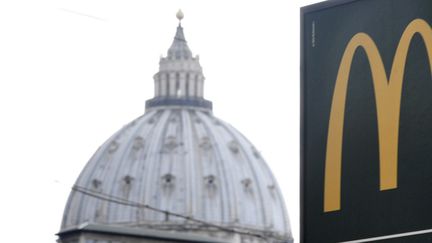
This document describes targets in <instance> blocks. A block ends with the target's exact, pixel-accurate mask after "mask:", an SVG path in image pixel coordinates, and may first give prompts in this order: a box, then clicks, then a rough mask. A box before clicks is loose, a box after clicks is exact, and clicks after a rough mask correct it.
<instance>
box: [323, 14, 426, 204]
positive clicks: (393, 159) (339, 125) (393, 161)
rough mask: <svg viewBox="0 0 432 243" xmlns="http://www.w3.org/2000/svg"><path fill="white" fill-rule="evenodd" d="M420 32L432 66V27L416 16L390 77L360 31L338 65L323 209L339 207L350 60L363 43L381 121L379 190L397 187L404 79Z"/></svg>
mask: <svg viewBox="0 0 432 243" xmlns="http://www.w3.org/2000/svg"><path fill="white" fill-rule="evenodd" d="M417 33H418V34H420V35H421V36H422V37H423V41H424V43H425V45H426V49H427V54H428V57H429V65H430V66H431V69H432V29H431V26H430V25H429V24H428V23H427V22H426V21H424V20H422V19H415V20H413V21H412V22H411V23H410V24H409V25H408V26H407V27H406V29H405V31H404V32H403V34H402V37H401V39H400V42H399V44H398V47H397V49H396V53H395V56H394V59H393V66H392V69H391V72H390V77H389V78H387V74H386V71H385V69H384V64H383V61H382V58H381V55H380V53H379V50H378V48H377V46H376V44H375V42H374V41H373V40H372V38H371V37H370V36H369V35H367V34H365V33H358V34H356V35H355V36H354V37H352V39H351V40H350V42H349V43H348V45H347V47H346V49H345V52H344V54H343V56H342V61H341V63H340V66H339V70H338V74H337V78H336V84H335V89H334V93H333V101H332V104H331V111H330V120H329V128H328V136H327V151H326V161H325V178H324V212H331V211H337V210H340V208H341V206H340V204H341V166H342V139H343V125H344V116H345V102H346V93H347V85H348V79H349V74H350V69H351V63H352V60H353V58H354V54H355V52H356V50H357V48H359V47H362V48H363V49H364V50H365V52H366V55H367V57H368V59H369V65H370V68H371V71H372V79H373V87H374V91H375V103H376V109H377V122H378V140H379V141H378V142H379V163H380V190H381V191H384V190H389V189H395V188H397V168H398V161H397V160H398V137H399V114H400V104H401V95H402V83H403V76H404V72H405V64H406V59H407V55H408V49H409V47H410V43H411V40H412V38H413V37H414V35H415V34H417Z"/></svg>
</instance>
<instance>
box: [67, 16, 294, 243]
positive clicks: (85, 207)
mask: <svg viewBox="0 0 432 243" xmlns="http://www.w3.org/2000/svg"><path fill="white" fill-rule="evenodd" d="M180 16H181V17H183V15H182V14H180ZM177 17H179V14H178V15H177ZM179 19H181V18H179ZM154 84H155V97H154V98H152V99H150V100H148V101H147V102H146V112H145V113H144V115H142V116H140V117H138V118H137V119H135V120H133V121H132V122H130V123H129V124H127V125H125V126H124V127H123V128H122V129H120V130H119V131H117V132H116V133H114V135H112V136H111V137H110V138H109V139H108V140H107V141H106V142H105V143H104V144H102V145H101V146H100V147H99V149H98V150H97V151H96V153H95V154H94V155H93V157H92V158H91V159H90V161H89V162H88V163H87V165H86V166H85V168H84V169H83V171H82V172H81V174H80V176H79V177H78V179H77V181H76V183H75V185H74V187H73V190H72V192H71V194H70V196H69V199H68V202H67V205H66V208H65V211H64V216H63V222H62V226H61V232H60V233H59V235H60V236H61V235H62V234H65V233H67V232H71V231H73V230H74V229H77V228H79V227H83V225H89V224H93V225H106V226H115V227H122V228H128V229H135V230H136V229H138V230H139V229H151V230H156V231H158V232H159V231H163V232H182V233H187V234H188V233H190V234H195V235H200V236H209V237H213V238H215V239H219V240H221V241H220V242H291V241H292V238H291V232H290V225H289V220H288V217H287V213H286V209H285V205H284V201H283V198H282V195H281V192H280V188H279V187H278V184H277V182H276V180H275V178H274V177H273V175H272V173H271V171H270V169H269V167H268V166H267V164H266V162H265V161H264V159H263V158H262V156H261V154H260V153H259V152H258V150H257V149H256V148H255V147H254V146H253V145H252V143H251V142H249V141H248V139H247V138H246V137H245V136H244V135H242V134H241V133H240V132H239V131H237V130H236V129H235V128H233V127H232V126H231V125H229V124H228V123H226V122H224V121H222V120H220V119H218V118H216V117H215V116H214V115H213V113H212V103H211V102H210V101H208V100H205V99H204V97H203V90H204V76H203V73H202V68H201V66H200V63H199V58H198V57H197V56H193V55H192V52H191V51H190V49H189V47H188V45H187V42H186V39H185V37H184V33H183V28H182V26H181V25H180V24H179V26H178V27H177V31H176V34H175V38H174V41H173V43H172V45H171V47H170V48H169V50H168V53H167V56H166V57H161V59H160V69H159V72H158V73H157V74H155V75H154ZM191 241H192V240H191ZM198 241H199V242H204V240H201V241H200V240H198ZM65 242H66V241H65ZM133 242H135V241H133Z"/></svg>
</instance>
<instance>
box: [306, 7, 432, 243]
mask: <svg viewBox="0 0 432 243" xmlns="http://www.w3.org/2000/svg"><path fill="white" fill-rule="evenodd" d="M301 21H302V23H301V232H300V238H301V242H306V243H309V242H320V243H321V242H323V243H325V242H376V241H380V242H381V241H382V242H429V241H430V242H432V27H431V26H432V1H431V0H409V1H407V0H336V1H327V2H323V3H319V4H315V5H311V6H307V7H304V8H302V10H301Z"/></svg>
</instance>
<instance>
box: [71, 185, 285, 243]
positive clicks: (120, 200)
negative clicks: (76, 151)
mask: <svg viewBox="0 0 432 243" xmlns="http://www.w3.org/2000/svg"><path fill="white" fill-rule="evenodd" d="M72 190H73V191H76V192H79V193H82V194H84V195H87V196H90V197H94V198H97V199H100V200H103V201H108V202H111V203H117V204H121V205H125V206H130V207H136V208H145V209H149V210H152V211H154V212H159V213H163V214H165V215H167V216H174V217H178V218H183V219H186V220H189V221H191V222H195V223H198V224H200V225H202V226H206V227H213V228H216V229H219V230H222V231H225V232H229V233H237V234H242V235H248V236H253V237H257V238H260V239H270V238H271V239H273V240H277V242H286V241H287V240H286V239H281V238H278V237H275V236H272V235H263V234H258V233H253V232H249V231H244V230H238V229H234V228H229V227H225V226H221V225H218V224H214V223H210V222H207V221H204V220H200V219H196V218H194V217H191V216H186V215H183V214H179V213H174V212H171V211H168V210H163V209H160V208H157V207H153V206H150V205H148V204H144V203H139V202H134V201H130V200H127V199H124V198H121V197H116V196H113V195H109V194H105V193H102V192H97V191H94V190H90V189H88V188H85V187H81V186H78V185H74V186H73V187H72Z"/></svg>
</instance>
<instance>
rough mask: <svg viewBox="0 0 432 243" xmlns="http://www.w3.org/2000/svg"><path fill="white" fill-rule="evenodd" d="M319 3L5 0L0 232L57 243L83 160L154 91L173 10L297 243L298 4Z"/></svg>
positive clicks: (0, 35)
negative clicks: (269, 179) (264, 172)
mask: <svg viewBox="0 0 432 243" xmlns="http://www.w3.org/2000/svg"><path fill="white" fill-rule="evenodd" d="M315 2H318V1H316V0H290V1H287V0H267V1H265V0H248V1H245V0H237V1H228V0H218V1H216V0H213V1H210V0H201V1H198V0H194V1H192V0H172V1H169V0H158V1H143V0H141V1H139V0H74V1H71V0H39V1H30V0H28V1H24V0H16V1H1V2H0V112H1V113H0V114H1V116H0V117H1V119H0V135H1V137H0V146H1V150H0V190H1V199H2V202H1V204H0V205H1V206H0V215H1V219H2V220H1V223H0V226H1V228H2V239H3V241H4V242H55V240H56V239H57V237H56V236H55V233H57V232H58V231H59V229H60V223H61V218H62V214H63V209H64V206H65V204H66V200H67V197H68V195H69V192H70V188H71V186H72V185H73V183H74V181H75V180H76V178H77V177H78V175H79V173H80V171H81V170H82V168H83V167H84V165H85V164H86V163H87V161H88V160H89V159H90V157H91V155H92V154H93V153H94V152H95V151H96V149H97V148H98V147H99V146H100V145H101V144H102V143H103V142H104V141H105V140H106V139H108V137H110V135H111V134H113V133H114V132H115V131H117V130H118V129H120V128H121V127H122V126H123V125H125V124H127V123H129V122H130V121H132V120H133V119H135V118H136V117H138V116H140V115H142V114H143V113H144V103H145V100H147V99H151V98H152V97H153V90H154V89H153V79H152V77H153V75H154V74H155V73H156V72H157V71H158V62H159V58H160V56H161V55H164V56H165V55H166V51H167V50H168V48H169V46H170V44H171V42H172V40H173V37H174V34H175V30H176V27H177V25H178V20H177V19H176V17H175V14H176V12H177V10H178V9H179V8H181V9H182V11H183V13H184V15H185V17H184V19H183V21H182V26H183V27H184V33H185V36H186V39H187V41H188V44H189V47H190V48H191V50H192V52H193V54H194V55H196V54H198V55H199V56H200V62H201V65H202V67H203V72H204V76H205V77H206V80H205V90H204V96H205V98H206V99H208V100H211V101H212V102H213V107H214V109H213V111H214V115H215V116H217V117H218V118H220V119H222V120H224V121H226V122H228V123H230V124H231V125H233V126H234V127H235V128H237V129H238V130H239V131H240V132H242V133H243V134H244V135H245V136H246V137H247V138H248V139H249V140H250V141H251V142H252V143H253V144H254V145H255V147H257V148H258V150H259V151H260V152H261V154H262V155H263V157H264V158H265V159H266V161H267V163H268V164H269V166H270V168H271V169H272V171H273V173H274V175H275V177H276V179H277V180H278V183H279V185H280V187H281V189H282V193H283V196H284V198H285V202H286V205H287V208H288V211H289V218H290V220H291V225H292V231H293V234H294V238H295V239H296V240H298V239H299V237H298V231H299V163H300V162H299V149H300V148H299V138H300V131H299V127H300V115H299V114H300V110H299V107H300V104H299V100H300V96H299V95H300V80H299V70H300V64H299V60H300V48H299V46H300V43H299V39H300V38H299V33H300V21H299V20H300V14H299V13H300V12H299V11H300V10H299V8H300V7H301V6H304V5H308V4H312V3H315ZM5 229H6V230H5Z"/></svg>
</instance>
